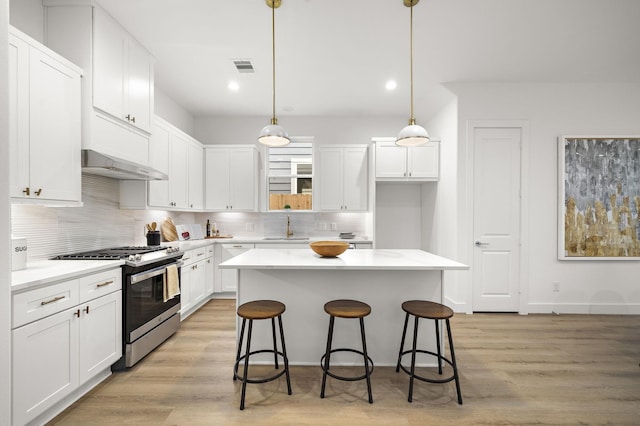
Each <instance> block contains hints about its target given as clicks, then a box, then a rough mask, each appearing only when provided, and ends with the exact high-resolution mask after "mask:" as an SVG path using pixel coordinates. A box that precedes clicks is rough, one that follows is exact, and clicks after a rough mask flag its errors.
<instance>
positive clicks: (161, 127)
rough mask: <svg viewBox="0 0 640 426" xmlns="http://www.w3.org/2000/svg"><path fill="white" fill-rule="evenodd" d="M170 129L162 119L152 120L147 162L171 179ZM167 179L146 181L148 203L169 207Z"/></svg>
mask: <svg viewBox="0 0 640 426" xmlns="http://www.w3.org/2000/svg"><path fill="white" fill-rule="evenodd" d="M170 140H171V129H170V128H169V125H168V124H167V123H165V122H164V121H160V120H154V123H153V131H152V132H151V140H150V149H149V164H150V166H151V167H153V168H154V169H156V170H159V171H161V172H164V173H166V174H167V175H169V180H171V175H170V170H169V169H170V168H169V161H170V160H169V159H170V158H171V146H170ZM169 180H156V181H150V182H149V183H148V188H149V193H148V200H147V201H148V203H149V205H150V206H154V207H171V206H170V204H169V202H170V200H169Z"/></svg>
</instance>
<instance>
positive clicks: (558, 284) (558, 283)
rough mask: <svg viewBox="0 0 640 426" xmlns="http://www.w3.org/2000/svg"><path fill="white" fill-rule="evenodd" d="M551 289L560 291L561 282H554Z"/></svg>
mask: <svg viewBox="0 0 640 426" xmlns="http://www.w3.org/2000/svg"><path fill="white" fill-rule="evenodd" d="M551 287H552V288H553V291H560V282H558V281H554V282H552V283H551Z"/></svg>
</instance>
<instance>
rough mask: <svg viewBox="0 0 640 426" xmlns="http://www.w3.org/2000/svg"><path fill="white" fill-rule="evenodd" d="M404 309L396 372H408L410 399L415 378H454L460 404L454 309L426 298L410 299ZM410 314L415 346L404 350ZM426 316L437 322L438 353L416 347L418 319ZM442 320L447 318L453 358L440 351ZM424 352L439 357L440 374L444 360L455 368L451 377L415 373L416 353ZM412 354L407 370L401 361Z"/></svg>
mask: <svg viewBox="0 0 640 426" xmlns="http://www.w3.org/2000/svg"><path fill="white" fill-rule="evenodd" d="M402 309H403V310H404V311H405V312H406V315H405V318H404V329H403V330H402V340H401V342H400V351H399V352H398V364H397V365H396V372H398V371H400V369H401V368H402V370H403V371H404V372H405V373H407V374H408V375H409V377H410V379H409V398H408V401H409V402H411V401H412V400H413V379H414V378H415V379H418V380H422V381H423V382H429V383H447V382H450V381H452V380H455V382H456V392H457V393H458V404H462V393H460V380H459V378H458V366H457V364H456V355H455V352H454V350H453V337H451V325H450V324H449V318H451V317H452V316H453V311H452V310H451V308H449V307H448V306H445V305H442V304H440V303H435V302H428V301H425V300H410V301H407V302H404V303H403V304H402ZM409 315H413V316H414V317H415V323H414V326H413V347H412V349H410V350H406V351H403V348H404V339H405V336H406V334H407V324H408V322H409ZM420 318H426V319H432V320H434V321H435V324H436V348H437V353H434V352H431V351H427V350H420V349H416V344H417V340H418V319H420ZM440 320H445V322H446V324H447V335H448V337H449V349H450V350H451V359H450V360H449V359H447V358H446V357H445V356H443V355H442V354H441V351H440V328H439V327H438V326H439V324H438V322H439V321H440ZM418 352H419V353H424V354H429V355H433V356H435V357H436V358H437V359H438V374H442V361H444V362H446V363H447V364H449V365H450V366H451V367H452V368H453V374H452V375H451V376H450V377H447V378H444V379H429V378H425V377H421V376H419V375H417V374H415V369H416V353H418ZM408 353H410V354H411V367H410V368H411V369H410V370H407V368H405V367H404V366H403V365H402V364H401V363H400V361H401V360H402V357H403V356H404V355H406V354H408Z"/></svg>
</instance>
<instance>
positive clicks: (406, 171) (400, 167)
mask: <svg viewBox="0 0 640 426" xmlns="http://www.w3.org/2000/svg"><path fill="white" fill-rule="evenodd" d="M375 145H376V180H378V181H437V180H438V178H439V164H440V142H439V141H430V142H427V143H426V144H424V145H419V146H413V147H401V146H397V145H396V144H395V141H394V140H377V141H376V144H375Z"/></svg>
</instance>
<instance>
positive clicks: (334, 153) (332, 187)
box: [318, 147, 344, 211]
mask: <svg viewBox="0 0 640 426" xmlns="http://www.w3.org/2000/svg"><path fill="white" fill-rule="evenodd" d="M318 154H319V158H318V166H319V167H318V168H319V173H320V179H319V183H318V191H319V195H320V202H319V203H318V205H319V207H318V208H319V210H330V211H340V210H343V208H344V197H343V185H342V180H343V177H342V173H343V168H344V167H343V149H342V148H327V147H322V148H320V149H319V150H318Z"/></svg>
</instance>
